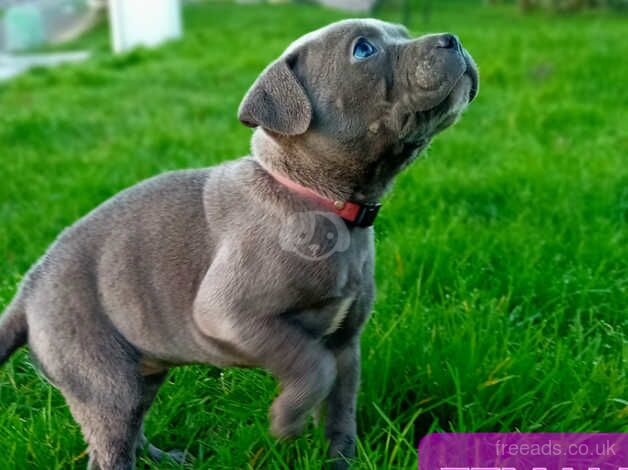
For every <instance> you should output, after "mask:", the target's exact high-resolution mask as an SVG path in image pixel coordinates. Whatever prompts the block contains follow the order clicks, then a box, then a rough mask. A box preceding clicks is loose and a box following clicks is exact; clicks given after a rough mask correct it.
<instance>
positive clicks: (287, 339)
mask: <svg viewBox="0 0 628 470" xmlns="http://www.w3.org/2000/svg"><path fill="white" fill-rule="evenodd" d="M246 330H247V331H245V332H242V338H243V340H244V341H243V342H242V344H241V346H243V347H244V348H245V349H246V350H247V352H248V353H249V354H252V355H253V356H254V357H256V358H257V359H258V360H259V361H260V362H262V364H263V365H264V366H265V367H267V368H268V369H270V371H271V372H272V373H273V374H274V375H275V376H276V377H277V378H278V379H279V381H280V384H281V389H282V391H281V394H280V395H279V396H278V397H277V398H276V399H275V401H274V403H273V405H272V407H271V420H272V423H271V432H272V434H273V435H275V436H276V437H279V438H289V437H293V436H296V435H298V434H300V433H301V431H302V430H303V426H304V425H305V421H306V419H307V417H308V416H309V415H310V413H311V411H312V409H313V408H314V407H316V406H317V405H318V404H320V402H321V401H323V400H324V399H325V397H326V396H327V395H328V394H329V391H330V389H331V387H332V385H333V383H334V381H335V379H336V359H335V358H334V356H333V354H331V353H330V351H328V350H327V349H325V348H324V347H323V346H322V345H321V344H320V342H319V341H317V340H315V339H314V338H312V337H310V336H309V335H308V334H307V333H305V332H304V331H303V330H301V329H300V328H298V327H297V326H294V325H292V324H291V323H289V322H288V321H285V320H283V319H281V318H265V319H263V320H261V321H257V322H254V323H253V324H249V326H248V327H247V328H246Z"/></svg>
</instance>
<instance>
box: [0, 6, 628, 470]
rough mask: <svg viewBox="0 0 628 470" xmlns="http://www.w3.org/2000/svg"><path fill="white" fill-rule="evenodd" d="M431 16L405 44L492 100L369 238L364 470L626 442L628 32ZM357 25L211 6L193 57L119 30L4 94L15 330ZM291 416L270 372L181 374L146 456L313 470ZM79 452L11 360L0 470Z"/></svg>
mask: <svg viewBox="0 0 628 470" xmlns="http://www.w3.org/2000/svg"><path fill="white" fill-rule="evenodd" d="M435 3H438V5H439V6H438V7H435V10H434V12H433V15H432V17H431V19H430V21H429V23H427V24H425V23H423V22H422V20H421V18H420V17H419V16H418V15H415V16H414V17H413V24H412V25H411V29H412V30H413V31H414V32H416V33H420V32H425V31H442V30H450V31H453V32H456V33H457V34H458V35H459V36H460V37H461V38H462V40H463V41H464V43H465V46H466V47H467V48H468V49H469V50H470V51H471V53H472V54H473V56H474V57H475V59H476V61H477V62H478V64H479V65H480V69H481V75H482V86H481V91H480V96H479V97H478V99H477V101H476V102H475V103H474V104H473V105H472V106H471V107H470V109H469V111H468V112H467V113H466V115H465V116H464V118H463V119H462V121H461V122H460V123H459V124H458V125H457V126H456V127H455V128H453V129H451V130H449V131H447V132H445V133H444V134H443V135H442V136H441V137H439V138H437V140H436V141H435V142H434V144H433V145H432V147H431V149H430V150H429V152H428V158H426V159H423V160H420V161H419V162H417V163H416V164H415V165H414V166H413V167H412V168H411V169H410V170H408V171H407V172H406V173H404V174H403V175H402V176H401V177H400V178H399V179H398V181H397V184H396V185H395V188H394V190H393V192H392V193H391V194H390V195H389V196H388V197H387V199H386V200H385V201H384V207H383V209H382V213H381V218H380V219H378V224H377V225H376V232H377V249H378V253H377V284H378V299H377V303H376V305H375V311H374V314H373V316H372V319H371V321H370V323H369V325H368V327H367V328H366V330H365V332H364V335H363V341H362V344H363V385H362V389H361V394H360V405H359V410H358V419H359V428H360V442H359V460H358V463H357V464H356V467H355V468H368V469H386V468H408V469H410V468H416V450H415V449H416V444H417V442H418V440H419V439H420V437H421V436H422V435H424V434H425V433H427V432H430V431H439V430H450V431H515V430H521V431H573V432H576V431H606V432H613V431H615V432H618V431H624V432H627V431H628V387H627V380H626V373H627V369H628V367H627V366H628V306H627V304H628V302H627V295H628V237H627V221H628V128H627V127H626V123H627V122H628V93H626V83H627V82H628V61H627V60H626V57H627V56H628V41H626V18H616V17H613V16H612V15H611V14H605V13H591V14H586V15H579V16H568V17H561V16H545V15H532V16H522V15H520V14H519V13H518V11H517V10H516V9H515V8H511V7H508V6H504V7H486V6H484V5H483V4H482V3H480V2H479V1H478V2H477V3H476V2H475V1H465V2H463V1H457V2H455V1H448V2H435ZM383 16H384V17H385V18H388V19H394V20H397V19H398V15H397V14H394V15H393V14H388V13H384V15H383ZM341 17H342V14H340V13H338V12H333V11H330V10H324V9H320V8H317V7H313V6H305V5H301V6H295V5H282V6H260V5H255V6H253V5H251V6H236V5H228V4H202V5H201V4H196V5H191V6H189V7H187V10H186V26H187V31H186V33H187V34H186V37H185V39H184V40H183V41H181V42H178V43H174V44H170V45H168V46H166V47H164V48H162V49H159V50H156V51H138V52H134V53H131V54H128V55H124V56H120V57H113V56H111V55H110V54H109V52H108V36H107V32H106V30H105V29H104V27H103V28H100V29H99V30H97V31H95V32H94V33H90V34H89V36H88V37H86V38H83V39H82V40H81V41H80V42H79V43H78V44H73V45H71V48H78V47H85V48H89V49H91V50H93V51H94V52H95V56H94V58H93V59H92V60H90V61H89V62H87V63H84V64H81V65H77V66H69V67H67V68H60V69H56V70H52V71H50V70H35V71H33V72H32V73H30V74H28V75H26V76H23V77H21V78H20V79H18V80H15V81H13V82H11V83H6V84H0V175H1V179H0V307H1V306H4V305H6V303H8V301H9V300H10V298H11V296H12V295H13V293H14V291H15V288H16V285H17V283H18V281H19V279H20V277H21V276H22V275H23V273H25V272H26V270H27V269H28V268H29V266H30V265H31V263H33V262H34V261H35V260H36V259H37V258H38V257H39V256H40V255H41V254H42V253H43V252H44V250H45V248H46V247H47V245H48V244H49V243H50V242H51V241H52V240H53V239H54V238H55V236H56V235H57V234H58V233H59V232H60V231H61V230H62V229H63V228H64V227H65V226H67V225H69V224H70V223H72V222H73V221H75V220H76V219H77V218H78V217H80V216H81V215H83V214H85V213H86V212H88V211H89V210H90V209H92V208H93V207H95V206H96V205H98V204H99V203H100V202H102V201H104V200H105V199H106V198H108V197H109V196H111V195H113V194H115V193H116V192H118V191H120V190H121V189H123V188H125V187H127V186H130V185H132V184H134V183H136V182H138V181H140V180H142V179H144V178H147V177H149V176H152V175H155V174H157V173H160V172H163V171H166V170H172V169H177V168H190V167H201V166H207V165H212V164H215V163H218V162H221V161H224V160H227V159H232V158H234V157H237V156H241V155H245V154H247V152H248V149H249V142H248V141H249V137H250V130H249V129H247V128H245V127H244V126H242V125H241V124H239V122H238V121H237V119H236V110H237V106H238V104H239V100H240V99H241V97H242V96H243V94H244V92H245V91H246V89H247V88H248V86H249V85H250V84H251V83H252V81H253V80H254V78H255V77H256V75H257V74H258V73H259V72H260V71H261V70H262V68H263V67H264V66H265V65H266V64H267V63H268V62H270V61H271V60H272V59H273V58H275V57H276V56H277V55H278V54H279V53H280V52H281V51H282V50H283V48H284V47H285V46H286V45H287V44H288V43H289V42H291V41H292V40H293V39H294V38H295V37H297V36H299V35H301V34H302V33H305V32H307V31H309V30H311V29H314V28H317V27H319V26H322V25H324V24H326V23H328V22H330V21H333V20H337V19H340V18H341ZM275 393H276V385H275V383H274V380H273V379H272V378H271V377H270V376H269V375H268V374H266V373H264V372H262V371H255V370H253V371H251V370H247V371H243V370H235V369H231V370H225V371H222V372H221V371H217V370H216V369H212V368H207V367H188V368H181V369H178V370H175V371H173V372H172V373H171V375H170V377H169V380H168V383H167V384H166V385H165V386H164V387H163V388H162V390H161V392H160V395H159V397H158V399H157V401H156V403H155V405H154V406H153V409H152V412H151V414H150V415H149V417H148V420H147V434H148V436H149V437H150V438H151V439H152V440H154V441H155V443H156V444H158V445H160V446H162V447H169V448H185V449H188V450H189V451H190V452H191V453H192V454H193V455H194V456H196V461H195V463H194V465H193V466H192V467H193V468H198V469H209V468H211V469H232V468H250V469H253V468H255V469H262V468H264V469H265V468H282V469H284V468H285V469H301V468H304V469H305V468H312V469H318V468H320V464H321V461H322V459H323V456H324V454H325V448H324V446H325V443H324V439H323V438H322V435H321V433H320V432H319V431H318V430H314V429H313V428H310V429H309V431H308V432H307V433H306V435H305V436H304V437H302V438H300V439H298V440H296V441H294V442H292V443H289V444H278V443H276V442H274V441H273V440H272V439H271V438H270V436H269V434H268V432H267V426H268V422H267V409H268V406H269V405H270V402H271V400H272V397H273V396H274V395H275ZM84 448H85V445H84V443H83V440H82V437H81V435H80V432H79V429H78V426H77V425H76V424H75V423H74V421H73V420H72V418H71V416H70V414H69V412H68V410H67V408H66V406H65V404H64V401H63V398H62V397H61V395H60V394H59V393H58V392H56V391H55V390H54V389H53V388H52V387H50V386H49V385H47V384H46V383H45V382H44V381H43V380H42V379H41V378H39V376H38V375H37V373H36V372H35V371H34V370H33V368H32V366H31V365H30V363H29V359H28V355H27V353H26V351H22V352H20V353H18V354H16V356H14V358H13V359H12V360H11V361H10V362H9V363H8V364H7V365H5V366H4V368H3V369H2V370H0V455H1V456H2V458H0V468H1V469H5V468H6V469H14V468H20V469H26V468H36V469H66V468H83V467H84V466H85V464H86V457H85V454H84ZM150 465H151V464H150V463H149V461H148V460H146V459H145V458H142V459H141V461H140V464H139V466H140V467H141V468H142V467H144V468H148V467H150ZM152 468H156V467H152ZM162 468H163V467H162Z"/></svg>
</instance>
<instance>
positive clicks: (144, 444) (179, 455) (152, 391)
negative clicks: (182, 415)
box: [137, 372, 186, 464]
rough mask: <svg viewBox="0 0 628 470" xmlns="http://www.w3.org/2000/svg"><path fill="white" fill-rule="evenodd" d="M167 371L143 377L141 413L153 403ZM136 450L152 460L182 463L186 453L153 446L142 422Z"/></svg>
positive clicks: (144, 412)
mask: <svg viewBox="0 0 628 470" xmlns="http://www.w3.org/2000/svg"><path fill="white" fill-rule="evenodd" d="M166 375H167V373H165V372H164V373H162V374H161V373H160V374H153V375H148V376H145V377H144V381H143V382H144V390H143V397H142V410H143V411H142V413H143V415H145V414H146V412H147V411H148V409H149V408H150V406H151V405H152V403H153V400H154V399H155V396H157V392H158V391H159V387H160V386H161V384H162V383H163V382H164V380H165V378H166ZM137 450H138V451H144V450H145V451H146V453H147V454H148V456H149V457H150V458H151V459H152V460H154V461H155V462H158V463H159V462H163V461H167V460H172V461H174V462H176V463H179V464H182V463H184V462H185V460H186V454H185V452H183V451H179V450H170V451H164V450H161V449H159V448H158V447H156V446H154V445H153V444H151V443H150V442H149V440H148V439H147V438H146V435H145V434H144V425H143V424H142V427H141V430H140V433H139V437H138V440H137Z"/></svg>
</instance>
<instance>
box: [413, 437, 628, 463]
mask: <svg viewBox="0 0 628 470" xmlns="http://www.w3.org/2000/svg"><path fill="white" fill-rule="evenodd" d="M419 470H628V434H594V433H589V434H587V433H582V434H581V433H468V434H467V433H459V434H458V433H450V434H430V435H428V436H425V437H424V438H423V439H422V440H421V443H420V444H419Z"/></svg>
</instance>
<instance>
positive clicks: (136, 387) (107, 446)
mask: <svg viewBox="0 0 628 470" xmlns="http://www.w3.org/2000/svg"><path fill="white" fill-rule="evenodd" d="M129 366H130V364H128V363H124V362H123V363H122V364H117V365H116V366H115V370H113V371H112V370H109V371H107V372H106V374H105V373H103V372H104V371H94V374H93V375H92V376H91V377H90V378H89V382H84V380H85V379H86V378H85V377H75V379H76V382H74V383H70V386H69V387H68V384H67V383H65V384H62V385H61V386H60V388H61V391H62V392H63V394H64V396H65V398H66V400H67V402H68V405H69V407H70V411H71V412H72V415H73V416H74V418H75V419H76V421H77V422H78V423H79V425H80V426H81V430H82V431H83V435H84V437H85V440H86V441H87V443H88V446H89V464H88V469H89V470H132V469H133V468H135V448H136V442H137V440H138V435H139V433H140V430H141V426H142V416H143V404H142V382H141V377H140V376H139V374H137V371H136V369H134V368H133V367H129ZM101 374H102V375H101ZM79 383H80V385H79V387H78V389H79V390H80V392H79V393H78V394H77V393H76V389H77V387H76V385H77V384H79Z"/></svg>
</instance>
